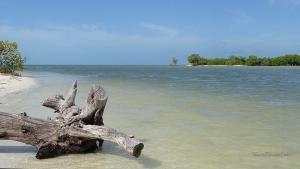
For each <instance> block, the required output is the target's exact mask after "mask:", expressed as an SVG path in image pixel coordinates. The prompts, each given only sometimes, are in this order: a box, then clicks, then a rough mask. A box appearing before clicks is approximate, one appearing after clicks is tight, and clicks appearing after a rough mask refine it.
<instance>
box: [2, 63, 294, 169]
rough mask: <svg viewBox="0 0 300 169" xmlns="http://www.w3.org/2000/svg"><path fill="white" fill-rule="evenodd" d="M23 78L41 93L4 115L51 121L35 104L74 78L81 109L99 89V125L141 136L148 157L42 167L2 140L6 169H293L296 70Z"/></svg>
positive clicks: (36, 72)
mask: <svg viewBox="0 0 300 169" xmlns="http://www.w3.org/2000/svg"><path fill="white" fill-rule="evenodd" d="M25 75H27V76H32V77H33V78H34V79H36V81H37V82H38V87H35V88H32V89H31V90H29V91H24V92H18V93H14V94H11V95H9V96H7V97H6V98H5V99H6V103H5V104H2V105H0V108H1V110H3V111H9V112H23V111H26V112H28V113H29V114H30V115H32V116H36V117H42V118H46V117H47V116H54V114H53V113H52V111H51V110H49V109H47V108H43V107H42V106H40V101H42V100H43V99H44V98H47V97H48V96H51V95H54V94H56V93H61V94H65V92H66V91H67V89H68V88H69V86H70V85H71V83H72V81H73V80H75V79H77V80H78V81H79V93H78V97H77V104H79V105H83V102H84V99H85V97H86V94H87V91H88V90H89V88H90V87H91V85H92V84H101V85H102V86H103V87H104V88H105V89H106V90H107V92H108V95H109V100H108V105H107V107H106V110H105V114H104V121H105V124H107V125H109V126H112V127H114V128H117V129H119V130H121V131H123V132H125V133H130V134H134V135H135V136H136V137H137V138H141V139H142V140H143V141H144V142H145V149H144V151H143V155H142V156H141V157H140V158H139V159H134V158H132V157H130V156H129V155H127V153H126V152H124V151H122V150H120V149H118V148H117V147H115V146H114V145H112V144H109V143H105V144H104V146H103V148H102V150H101V151H99V152H96V153H91V154H88V155H68V156H62V157H58V158H54V159H49V160H42V161H41V160H36V159H35V158H34V150H32V149H30V147H25V148H24V147H20V148H19V149H18V147H12V146H10V145H16V144H15V143H12V142H7V141H0V145H5V146H2V147H1V146H0V157H1V158H0V162H2V164H5V166H4V167H7V166H9V167H25V168H32V167H36V168H41V167H42V168H61V167H65V168H79V167H81V166H89V167H90V168H93V167H98V168H99V167H100V166H101V168H120V167H122V168H192V169H193V168H206V169H210V168H212V169H220V168H228V169H235V168H236V169H240V168H246V169H247V168H248V169H250V168H251V169H253V168H266V169H268V168H289V169H294V168H295V169H296V168H297V167H298V166H300V163H299V162H298V161H299V160H297V159H300V131H299V129H300V113H299V112H300V111H299V110H300V93H299V91H300V68H298V67H184V66H29V67H28V70H27V71H26V72H25ZM25 98H26V99H25ZM12 105H14V106H12ZM22 146H23V145H22ZM1 149H2V152H1ZM24 149H25V150H26V151H25V150H24ZM22 150H24V151H22ZM16 151H17V152H18V153H16ZM20 152H21V153H20ZM13 160H15V161H17V162H13ZM4 162H5V163H4Z"/></svg>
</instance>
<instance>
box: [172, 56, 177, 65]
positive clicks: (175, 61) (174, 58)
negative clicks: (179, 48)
mask: <svg viewBox="0 0 300 169" xmlns="http://www.w3.org/2000/svg"><path fill="white" fill-rule="evenodd" d="M177 64H178V59H177V58H176V57H173V58H172V65H177Z"/></svg>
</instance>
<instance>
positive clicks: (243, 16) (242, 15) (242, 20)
mask: <svg viewBox="0 0 300 169" xmlns="http://www.w3.org/2000/svg"><path fill="white" fill-rule="evenodd" d="M231 14H232V18H233V22H234V23H235V24H238V25H247V24H250V23H251V22H253V21H254V18H253V17H251V16H250V15H249V14H247V13H246V12H243V11H231Z"/></svg>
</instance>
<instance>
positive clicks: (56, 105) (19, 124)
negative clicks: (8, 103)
mask: <svg viewBox="0 0 300 169" xmlns="http://www.w3.org/2000/svg"><path fill="white" fill-rule="evenodd" d="M76 93H77V81H75V82H74V83H73V85H72V87H71V89H70V90H69V92H68V94H67V96H66V97H65V98H64V97H63V96H62V95H56V96H55V97H53V98H48V99H46V100H45V101H44V102H43V103H42V105H43V106H46V107H49V108H52V109H54V110H55V112H56V113H58V116H57V117H56V118H55V119H48V120H43V119H37V118H32V117H29V116H27V114H26V113H21V114H19V115H17V114H10V113H4V112H0V139H6V140H15V141H19V142H23V143H26V144H30V145H33V146H35V147H36V148H37V149H38V152H37V154H36V158H38V159H43V158H50V157H55V156H58V155H62V154H69V153H81V152H87V151H91V150H95V149H97V148H98V147H99V146H102V143H103V140H106V141H110V142H113V143H116V144H118V145H119V146H121V147H122V148H124V149H125V150H126V151H127V152H129V154H131V155H133V156H135V157H139V156H140V154H141V151H142V149H143V148H144V144H143V143H142V142H141V141H139V140H138V139H136V138H134V137H133V136H128V135H126V134H124V133H121V132H118V131H117V130H115V129H113V128H109V127H106V126H104V123H103V118H102V116H103V112H104V108H105V105H106V102H107V95H106V93H105V90H104V89H103V88H102V87H101V86H93V87H92V88H91V89H90V91H89V94H88V96H87V100H86V106H85V107H84V108H83V109H80V108H79V107H77V106H76V105H75V97H76Z"/></svg>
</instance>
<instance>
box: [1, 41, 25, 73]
mask: <svg viewBox="0 0 300 169" xmlns="http://www.w3.org/2000/svg"><path fill="white" fill-rule="evenodd" d="M24 63H25V58H22V56H21V54H20V52H19V50H18V45H17V43H16V42H10V41H0V73H12V74H14V73H15V71H17V70H23V69H24Z"/></svg>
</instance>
